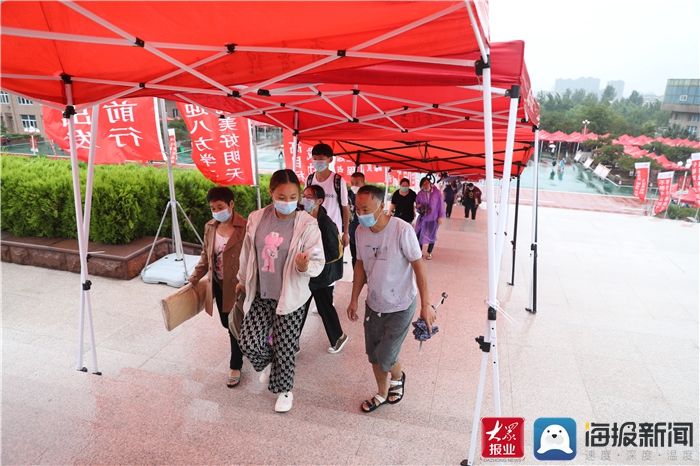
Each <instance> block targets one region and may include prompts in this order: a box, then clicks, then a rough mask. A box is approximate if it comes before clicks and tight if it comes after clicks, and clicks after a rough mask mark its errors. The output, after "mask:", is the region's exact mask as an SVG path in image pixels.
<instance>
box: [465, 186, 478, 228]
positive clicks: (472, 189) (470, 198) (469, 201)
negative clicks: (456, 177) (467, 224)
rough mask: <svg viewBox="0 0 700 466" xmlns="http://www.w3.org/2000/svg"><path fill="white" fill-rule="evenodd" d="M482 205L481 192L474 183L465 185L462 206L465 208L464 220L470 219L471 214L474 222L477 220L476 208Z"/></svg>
mask: <svg viewBox="0 0 700 466" xmlns="http://www.w3.org/2000/svg"><path fill="white" fill-rule="evenodd" d="M479 204H481V190H480V189H479V188H477V187H476V186H474V183H467V184H466V185H464V190H463V191H462V205H463V206H464V218H465V219H468V218H469V212H471V214H472V220H476V208H477V207H479Z"/></svg>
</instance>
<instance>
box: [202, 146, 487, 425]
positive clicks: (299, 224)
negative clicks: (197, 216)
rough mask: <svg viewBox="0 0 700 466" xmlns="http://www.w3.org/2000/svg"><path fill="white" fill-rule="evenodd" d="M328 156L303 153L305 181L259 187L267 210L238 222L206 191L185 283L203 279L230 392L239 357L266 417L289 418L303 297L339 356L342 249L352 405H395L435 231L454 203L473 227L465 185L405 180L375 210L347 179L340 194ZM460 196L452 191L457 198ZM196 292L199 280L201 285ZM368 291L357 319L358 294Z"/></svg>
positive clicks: (361, 186) (358, 178) (222, 192)
mask: <svg viewBox="0 0 700 466" xmlns="http://www.w3.org/2000/svg"><path fill="white" fill-rule="evenodd" d="M333 156H334V154H333V150H332V148H331V147H330V146H328V145H326V144H317V145H316V146H314V147H313V149H312V157H313V164H314V168H315V172H314V173H313V174H311V175H310V176H309V177H308V179H307V180H306V183H305V187H304V188H303V189H302V186H301V182H300V180H299V179H298V177H297V175H296V174H295V172H294V171H292V170H289V169H284V170H278V171H276V172H275V173H274V174H273V175H272V177H271V179H270V187H269V189H270V197H271V199H272V202H271V204H270V205H267V206H264V207H263V208H261V209H259V210H256V211H254V212H252V213H251V214H250V215H249V216H248V218H247V219H245V218H243V217H242V216H241V215H240V214H238V213H237V212H236V210H235V202H234V197H233V192H232V191H231V190H230V189H229V188H226V187H215V188H212V189H210V190H209V192H208V194H207V199H206V201H207V202H208V204H209V207H210V209H211V212H212V220H210V221H209V222H208V223H207V224H206V225H205V230H204V247H203V249H202V253H201V257H200V260H199V263H198V264H197V266H196V267H195V269H194V272H193V273H192V275H191V277H190V278H189V281H190V283H192V284H193V285H194V284H197V282H199V281H200V280H202V279H204V278H205V277H207V278H208V280H209V282H208V285H207V287H206V293H207V295H206V297H205V300H204V301H205V307H206V309H207V312H209V313H210V314H212V313H213V303H214V302H216V307H217V309H218V314H219V317H220V320H221V323H222V325H223V326H224V328H226V329H227V331H228V336H229V340H230V353H231V354H230V364H229V373H228V374H227V377H226V385H227V386H228V387H229V388H234V387H236V386H238V385H239V384H240V382H241V377H242V375H241V369H242V366H243V358H244V357H245V358H247V359H248V360H249V361H250V363H251V365H252V366H253V369H254V370H255V371H256V372H259V373H260V375H259V376H258V379H259V380H260V382H261V383H264V384H266V385H267V388H268V390H269V391H270V392H272V393H274V394H276V395H277V401H276V403H275V408H274V409H275V411H277V412H286V411H289V410H290V409H292V406H293V400H294V397H293V393H292V390H293V388H294V378H295V367H296V357H297V354H298V353H299V350H300V347H299V339H300V336H301V332H302V330H303V328H304V323H305V322H306V318H307V315H308V312H309V307H310V304H311V301H312V300H313V301H314V303H315V305H316V309H317V310H318V314H319V315H320V317H321V320H322V322H323V327H324V329H325V333H326V336H327V338H328V353H331V354H337V353H340V352H341V351H342V350H343V348H344V347H345V346H346V345H347V343H348V341H349V337H348V335H347V333H346V332H345V331H344V330H343V325H342V323H341V320H340V318H339V315H338V310H337V309H336V307H335V304H334V300H333V293H334V288H335V283H336V282H337V281H338V280H340V279H341V278H342V277H343V263H344V262H348V260H347V258H345V257H344V250H345V248H346V247H348V246H349V250H350V253H351V262H352V267H353V283H352V295H351V298H350V303H349V304H348V307H347V309H346V314H347V317H348V319H349V322H351V323H352V322H356V321H358V320H359V319H360V317H362V322H363V327H364V346H365V353H366V354H367V359H368V362H369V364H370V365H371V367H372V372H373V374H374V379H375V382H376V386H377V390H376V394H374V395H371V396H369V397H368V399H366V400H365V401H363V402H361V403H360V409H361V410H362V411H364V412H372V411H374V410H375V409H377V408H379V407H380V406H382V405H384V404H396V403H398V402H400V401H401V400H402V398H403V396H404V387H405V383H406V373H405V372H404V370H403V368H402V365H401V362H400V358H399V355H400V351H401V346H402V344H403V342H404V340H405V338H406V336H407V334H408V331H409V329H410V327H411V322H412V321H413V319H414V315H415V314H416V309H418V310H419V312H418V315H419V317H420V318H421V319H423V320H424V321H425V323H426V326H427V328H428V329H431V328H432V324H433V322H434V321H435V319H436V315H435V312H434V310H433V308H432V307H431V305H430V299H429V290H428V279H427V274H426V273H427V271H426V265H425V263H424V260H431V259H432V258H433V251H434V248H435V245H436V242H437V238H438V232H439V228H440V226H441V225H442V224H443V222H444V221H445V220H444V219H445V218H450V217H451V215H452V207H453V205H454V203H455V202H461V203H462V205H463V206H464V208H465V217H467V218H468V217H469V215H468V214H471V218H472V219H475V215H476V209H477V207H478V205H479V203H480V202H481V193H480V191H479V189H478V188H476V187H475V186H474V185H473V184H472V183H467V184H465V185H464V186H461V187H460V186H459V185H458V183H457V181H456V180H454V179H452V180H448V181H447V182H445V183H444V184H445V188H444V190H443V191H441V190H440V189H439V188H438V187H437V186H436V184H435V183H434V181H433V178H432V177H431V176H428V177H425V178H423V179H421V181H420V183H419V188H420V190H419V191H418V192H417V193H416V192H415V191H413V190H412V189H411V187H410V181H409V180H408V179H406V178H404V179H402V180H401V182H400V187H399V189H397V190H396V191H395V192H394V193H393V195H392V197H391V201H390V205H389V206H385V192H384V190H383V189H380V188H378V187H376V186H372V185H368V184H366V183H365V179H364V175H363V174H362V173H360V172H356V173H353V174H352V176H351V179H350V180H351V181H350V189H348V186H347V184H346V182H345V180H344V179H343V178H342V177H341V176H340V175H338V174H337V173H334V172H333V171H331V170H330V164H331V162H332V160H333ZM460 188H461V189H460ZM203 283H204V282H203ZM365 286H367V297H366V299H365V301H364V310H361V309H360V294H361V292H362V290H363V288H364V287H365Z"/></svg>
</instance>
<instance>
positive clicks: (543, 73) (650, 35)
mask: <svg viewBox="0 0 700 466" xmlns="http://www.w3.org/2000/svg"><path fill="white" fill-rule="evenodd" d="M489 10H490V25H491V41H495V42H501V41H507V40H514V39H521V40H524V41H525V61H526V63H527V66H528V70H529V72H530V77H531V79H532V82H533V87H534V89H535V90H536V91H540V90H544V91H549V90H553V89H554V80H555V79H556V78H579V77H593V78H600V81H601V87H605V85H606V84H607V82H608V81H610V80H617V79H621V80H623V81H624V82H625V91H624V94H625V96H628V95H629V94H630V92H632V91H633V90H637V91H640V92H641V93H643V94H644V93H653V94H657V95H662V94H663V93H664V89H665V88H666V80H667V79H668V78H700V0H585V1H584V0H490V1H489Z"/></svg>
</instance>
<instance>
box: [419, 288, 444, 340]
mask: <svg viewBox="0 0 700 466" xmlns="http://www.w3.org/2000/svg"><path fill="white" fill-rule="evenodd" d="M440 296H441V299H440V302H439V303H438V304H437V306H436V305H435V304H432V305H431V306H432V308H433V309H434V310H435V312H437V310H438V308H439V307H440V306H442V305H443V304H444V303H445V300H446V299H447V293H446V292H444V291H443V292H442V294H441V295H440ZM412 325H413V336H414V337H415V339H416V340H418V341H419V342H420V344H419V346H418V351H419V352H420V351H421V350H422V349H423V342H424V341H426V340H430V337H432V336H433V335H435V334H436V333H438V332H439V331H440V329H439V328H438V326H437V325H433V330H432V332H429V331H428V325H427V324H426V323H425V320H423V319H421V318H419V319H418V320H416V321H415V322H412Z"/></svg>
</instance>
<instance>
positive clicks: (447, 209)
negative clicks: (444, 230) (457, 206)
mask: <svg viewBox="0 0 700 466" xmlns="http://www.w3.org/2000/svg"><path fill="white" fill-rule="evenodd" d="M454 203H455V201H452V202H450V201H445V205H446V206H445V217H447V218H450V217H451V216H452V206H453V205H454Z"/></svg>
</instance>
